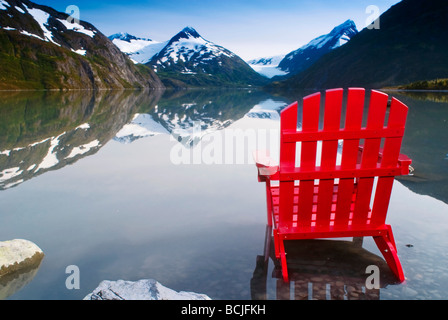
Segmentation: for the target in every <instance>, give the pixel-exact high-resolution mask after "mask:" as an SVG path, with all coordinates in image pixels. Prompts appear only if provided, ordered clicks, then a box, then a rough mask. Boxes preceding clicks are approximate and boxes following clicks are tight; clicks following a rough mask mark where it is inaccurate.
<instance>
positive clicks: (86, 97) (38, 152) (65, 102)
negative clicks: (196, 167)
mask: <svg viewBox="0 0 448 320" xmlns="http://www.w3.org/2000/svg"><path fill="white" fill-rule="evenodd" d="M269 97H271V96H270V95H269V94H267V93H265V92H263V91H259V90H226V89H221V90H166V91H70V92H51V91H50V92H20V93H19V92H5V93H2V99H1V101H0V115H1V117H0V190H1V189H8V188H11V187H14V186H16V185H19V184H21V183H23V182H24V181H27V180H29V179H31V178H33V177H35V176H38V175H40V174H42V173H45V172H47V171H50V170H58V169H60V168H63V167H64V166H66V165H69V164H73V163H75V162H76V161H78V160H80V159H82V158H84V157H86V156H89V155H93V154H95V153H96V152H98V150H100V148H101V147H103V146H104V145H105V144H106V143H108V142H109V141H110V140H112V139H114V140H116V141H119V142H122V143H131V142H133V141H134V140H136V139H139V138H142V137H148V136H154V135H157V134H171V135H172V136H174V137H175V138H176V139H178V140H179V141H180V142H182V143H184V144H185V145H193V144H194V143H196V142H197V141H198V139H200V138H201V137H194V135H193V131H194V130H195V129H197V128H195V126H199V130H200V131H201V132H203V133H208V132H212V131H216V130H222V129H224V128H226V127H228V126H229V125H230V124H232V123H233V122H234V121H236V120H238V119H240V118H242V117H244V116H245V114H246V113H247V112H248V111H249V110H251V108H252V107H253V106H254V105H256V104H257V103H259V102H261V101H264V100H266V99H268V98H269Z"/></svg>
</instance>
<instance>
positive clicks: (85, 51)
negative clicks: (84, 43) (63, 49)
mask: <svg viewBox="0 0 448 320" xmlns="http://www.w3.org/2000/svg"><path fill="white" fill-rule="evenodd" d="M72 51H73V52H74V53H77V54H79V55H81V56H85V55H86V54H87V50H83V49H78V50H73V49H72Z"/></svg>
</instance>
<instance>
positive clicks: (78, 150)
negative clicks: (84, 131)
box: [66, 140, 100, 159]
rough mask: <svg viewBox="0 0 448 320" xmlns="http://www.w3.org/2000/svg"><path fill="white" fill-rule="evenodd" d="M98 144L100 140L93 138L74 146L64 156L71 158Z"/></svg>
mask: <svg viewBox="0 0 448 320" xmlns="http://www.w3.org/2000/svg"><path fill="white" fill-rule="evenodd" d="M98 146H100V142H99V141H98V140H93V141H92V142H90V143H87V144H83V145H82V146H79V147H75V148H73V149H72V151H71V152H70V154H69V155H68V156H67V157H66V159H69V158H73V157H75V156H77V155H80V154H84V153H87V152H89V151H90V150H91V149H92V148H96V147H98Z"/></svg>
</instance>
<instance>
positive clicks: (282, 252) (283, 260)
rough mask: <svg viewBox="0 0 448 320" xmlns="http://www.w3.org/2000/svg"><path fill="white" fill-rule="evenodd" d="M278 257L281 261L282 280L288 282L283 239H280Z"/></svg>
mask: <svg viewBox="0 0 448 320" xmlns="http://www.w3.org/2000/svg"><path fill="white" fill-rule="evenodd" d="M280 259H281V263H282V275H283V281H284V282H289V276H288V266H287V264H286V251H285V242H284V241H283V239H282V240H281V241H280Z"/></svg>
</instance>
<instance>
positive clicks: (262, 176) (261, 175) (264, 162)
mask: <svg viewBox="0 0 448 320" xmlns="http://www.w3.org/2000/svg"><path fill="white" fill-rule="evenodd" d="M253 158H254V161H255V165H256V166H257V168H258V180H259V181H260V182H261V181H266V179H268V178H270V177H271V176H273V175H275V174H276V173H277V172H278V168H279V166H278V164H277V162H276V161H275V160H274V159H272V158H271V157H270V156H269V152H267V151H265V150H256V151H254V152H253Z"/></svg>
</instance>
